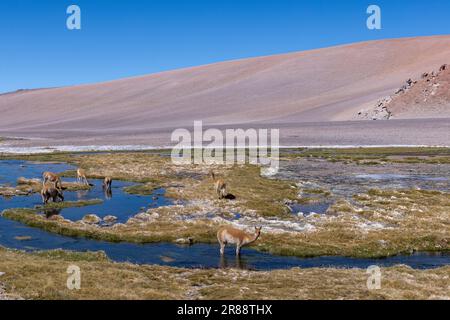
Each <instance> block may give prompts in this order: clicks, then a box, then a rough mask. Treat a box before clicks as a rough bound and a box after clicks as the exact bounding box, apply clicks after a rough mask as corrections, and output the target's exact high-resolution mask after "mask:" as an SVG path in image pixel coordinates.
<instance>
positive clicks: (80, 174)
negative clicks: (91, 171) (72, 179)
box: [77, 168, 89, 185]
mask: <svg viewBox="0 0 450 320" xmlns="http://www.w3.org/2000/svg"><path fill="white" fill-rule="evenodd" d="M77 181H78V182H79V183H83V184H85V185H89V182H88V180H87V178H86V171H84V170H83V169H80V168H78V170H77Z"/></svg>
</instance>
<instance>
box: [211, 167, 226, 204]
mask: <svg viewBox="0 0 450 320" xmlns="http://www.w3.org/2000/svg"><path fill="white" fill-rule="evenodd" d="M211 178H212V180H213V182H214V189H215V191H216V193H217V196H218V197H219V199H223V198H225V197H226V196H227V184H226V183H225V181H223V180H222V179H216V175H215V174H214V172H213V171H211Z"/></svg>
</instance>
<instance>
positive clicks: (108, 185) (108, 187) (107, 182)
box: [103, 177, 112, 191]
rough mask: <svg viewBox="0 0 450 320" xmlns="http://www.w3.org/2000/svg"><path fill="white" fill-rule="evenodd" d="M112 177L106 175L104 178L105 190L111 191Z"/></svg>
mask: <svg viewBox="0 0 450 320" xmlns="http://www.w3.org/2000/svg"><path fill="white" fill-rule="evenodd" d="M111 185H112V179H111V178H110V177H105V179H104V180H103V190H104V191H111Z"/></svg>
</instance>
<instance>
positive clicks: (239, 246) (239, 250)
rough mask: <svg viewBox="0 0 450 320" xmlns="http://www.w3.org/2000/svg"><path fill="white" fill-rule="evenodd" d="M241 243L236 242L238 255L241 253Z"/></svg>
mask: <svg viewBox="0 0 450 320" xmlns="http://www.w3.org/2000/svg"><path fill="white" fill-rule="evenodd" d="M241 247H242V245H241V244H239V243H238V244H236V256H240V255H241Z"/></svg>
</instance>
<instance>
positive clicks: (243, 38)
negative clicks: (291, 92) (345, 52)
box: [0, 0, 450, 92]
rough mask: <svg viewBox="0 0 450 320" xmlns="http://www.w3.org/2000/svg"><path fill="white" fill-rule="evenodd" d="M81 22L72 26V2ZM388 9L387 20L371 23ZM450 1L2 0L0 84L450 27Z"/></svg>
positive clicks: (98, 77)
mask: <svg viewBox="0 0 450 320" xmlns="http://www.w3.org/2000/svg"><path fill="white" fill-rule="evenodd" d="M71 4H77V5H79V6H80V7H81V10H82V29H81V30H79V31H69V30H67V28H66V19H67V16H68V15H67V14H66V9H67V7H68V6H69V5H71ZM370 4H377V5H379V6H380V7H381V9H382V19H383V20H382V23H383V29H382V30H381V31H369V30H368V29H367V28H366V18H367V15H366V9H367V7H368V6H369V5H370ZM449 12H450V1H448V0H428V1H416V0H373V1H364V0H340V1H338V0H309V1H302V0H239V1H238V0H153V1H152V0H148V1H144V0H134V1H133V0H71V1H66V0H41V1H39V0H1V1H0V36H1V40H0V92H6V91H12V90H16V89H20V88H39V87H52V86H64V85H71V84H79V83H89V82H98V81H104V80H112V79H117V78H123V77H128V76H134V75H142V74H148V73H154V72H159V71H163V70H170V69H177V68H181V67H187V66H194V65H201V64H207V63H212V62H218V61H224V60H231V59H239V58H245V57H253V56H261V55H271V54H276V53H285V52H291V51H300V50H306V49H312V48H319V47H327V46H332V45H336V44H342V43H350V42H356V41H363V40H373V39H382V38H397V37H408V36H422V35H438V34H450V23H449V16H448V15H449Z"/></svg>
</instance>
